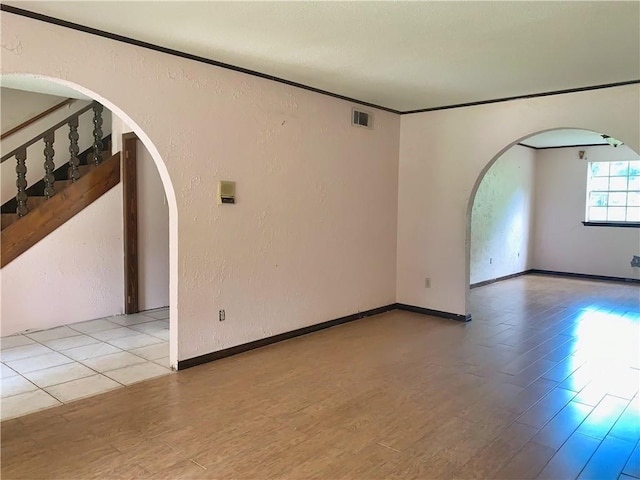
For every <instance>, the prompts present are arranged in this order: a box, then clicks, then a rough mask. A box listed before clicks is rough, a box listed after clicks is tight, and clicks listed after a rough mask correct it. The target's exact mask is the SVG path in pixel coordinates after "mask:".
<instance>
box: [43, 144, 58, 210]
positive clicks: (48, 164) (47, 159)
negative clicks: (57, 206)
mask: <svg viewBox="0 0 640 480" xmlns="http://www.w3.org/2000/svg"><path fill="white" fill-rule="evenodd" d="M54 141H55V132H53V131H52V132H49V133H47V134H46V135H45V137H44V196H45V197H47V198H51V197H53V196H54V195H55V194H56V189H55V187H54V186H53V184H54V183H55V181H56V179H55V178H54V176H53V171H54V170H55V169H56V166H55V164H54V163H53V156H54V154H55V153H56V152H55V150H54V149H53V142H54Z"/></svg>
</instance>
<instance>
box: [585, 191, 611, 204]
mask: <svg viewBox="0 0 640 480" xmlns="http://www.w3.org/2000/svg"><path fill="white" fill-rule="evenodd" d="M608 197H609V194H608V193H606V192H605V193H602V192H591V193H590V194H589V205H591V206H593V207H606V206H607V198H608Z"/></svg>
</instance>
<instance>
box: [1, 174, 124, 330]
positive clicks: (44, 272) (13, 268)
mask: <svg viewBox="0 0 640 480" xmlns="http://www.w3.org/2000/svg"><path fill="white" fill-rule="evenodd" d="M122 241H123V240H122V187H121V185H120V184H119V185H117V186H116V187H114V188H113V189H111V190H110V191H109V192H107V193H106V194H105V195H104V196H102V197H101V198H99V199H98V200H97V201H95V202H94V203H92V204H91V205H89V206H88V207H87V208H85V209H84V210H82V211H81V212H80V213H79V214H77V215H76V216H74V217H73V218H72V219H71V220H69V221H68V222H66V223H65V224H64V225H62V226H61V227H60V228H58V229H57V230H56V231H55V232H54V233H53V234H51V235H49V236H47V237H45V238H44V239H43V240H41V241H40V242H38V243H37V244H36V245H34V246H33V247H31V248H30V249H29V250H28V251H27V252H25V253H24V254H23V255H21V256H19V257H18V258H16V259H15V260H14V261H12V262H11V263H9V264H8V265H6V266H5V267H4V268H3V269H2V270H0V282H1V288H2V306H1V313H2V321H1V322H0V335H3V336H4V335H10V334H12V333H16V332H20V331H23V330H27V329H43V328H50V327H55V326H58V325H64V324H67V323H73V322H79V321H83V320H88V319H93V318H100V317H104V316H107V315H113V314H116V313H122V311H123V305H124V298H123V295H124V287H123V284H124V264H123V261H122V254H123V247H122V245H123V244H122Z"/></svg>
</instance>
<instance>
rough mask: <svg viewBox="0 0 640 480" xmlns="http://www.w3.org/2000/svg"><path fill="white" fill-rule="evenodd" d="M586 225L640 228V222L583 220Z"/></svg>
mask: <svg viewBox="0 0 640 480" xmlns="http://www.w3.org/2000/svg"><path fill="white" fill-rule="evenodd" d="M582 224H583V225H584V226H585V227H623V228H640V222H582Z"/></svg>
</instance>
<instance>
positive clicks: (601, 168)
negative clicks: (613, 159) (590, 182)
mask: <svg viewBox="0 0 640 480" xmlns="http://www.w3.org/2000/svg"><path fill="white" fill-rule="evenodd" d="M591 175H592V176H594V177H608V176H609V162H593V163H591Z"/></svg>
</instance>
